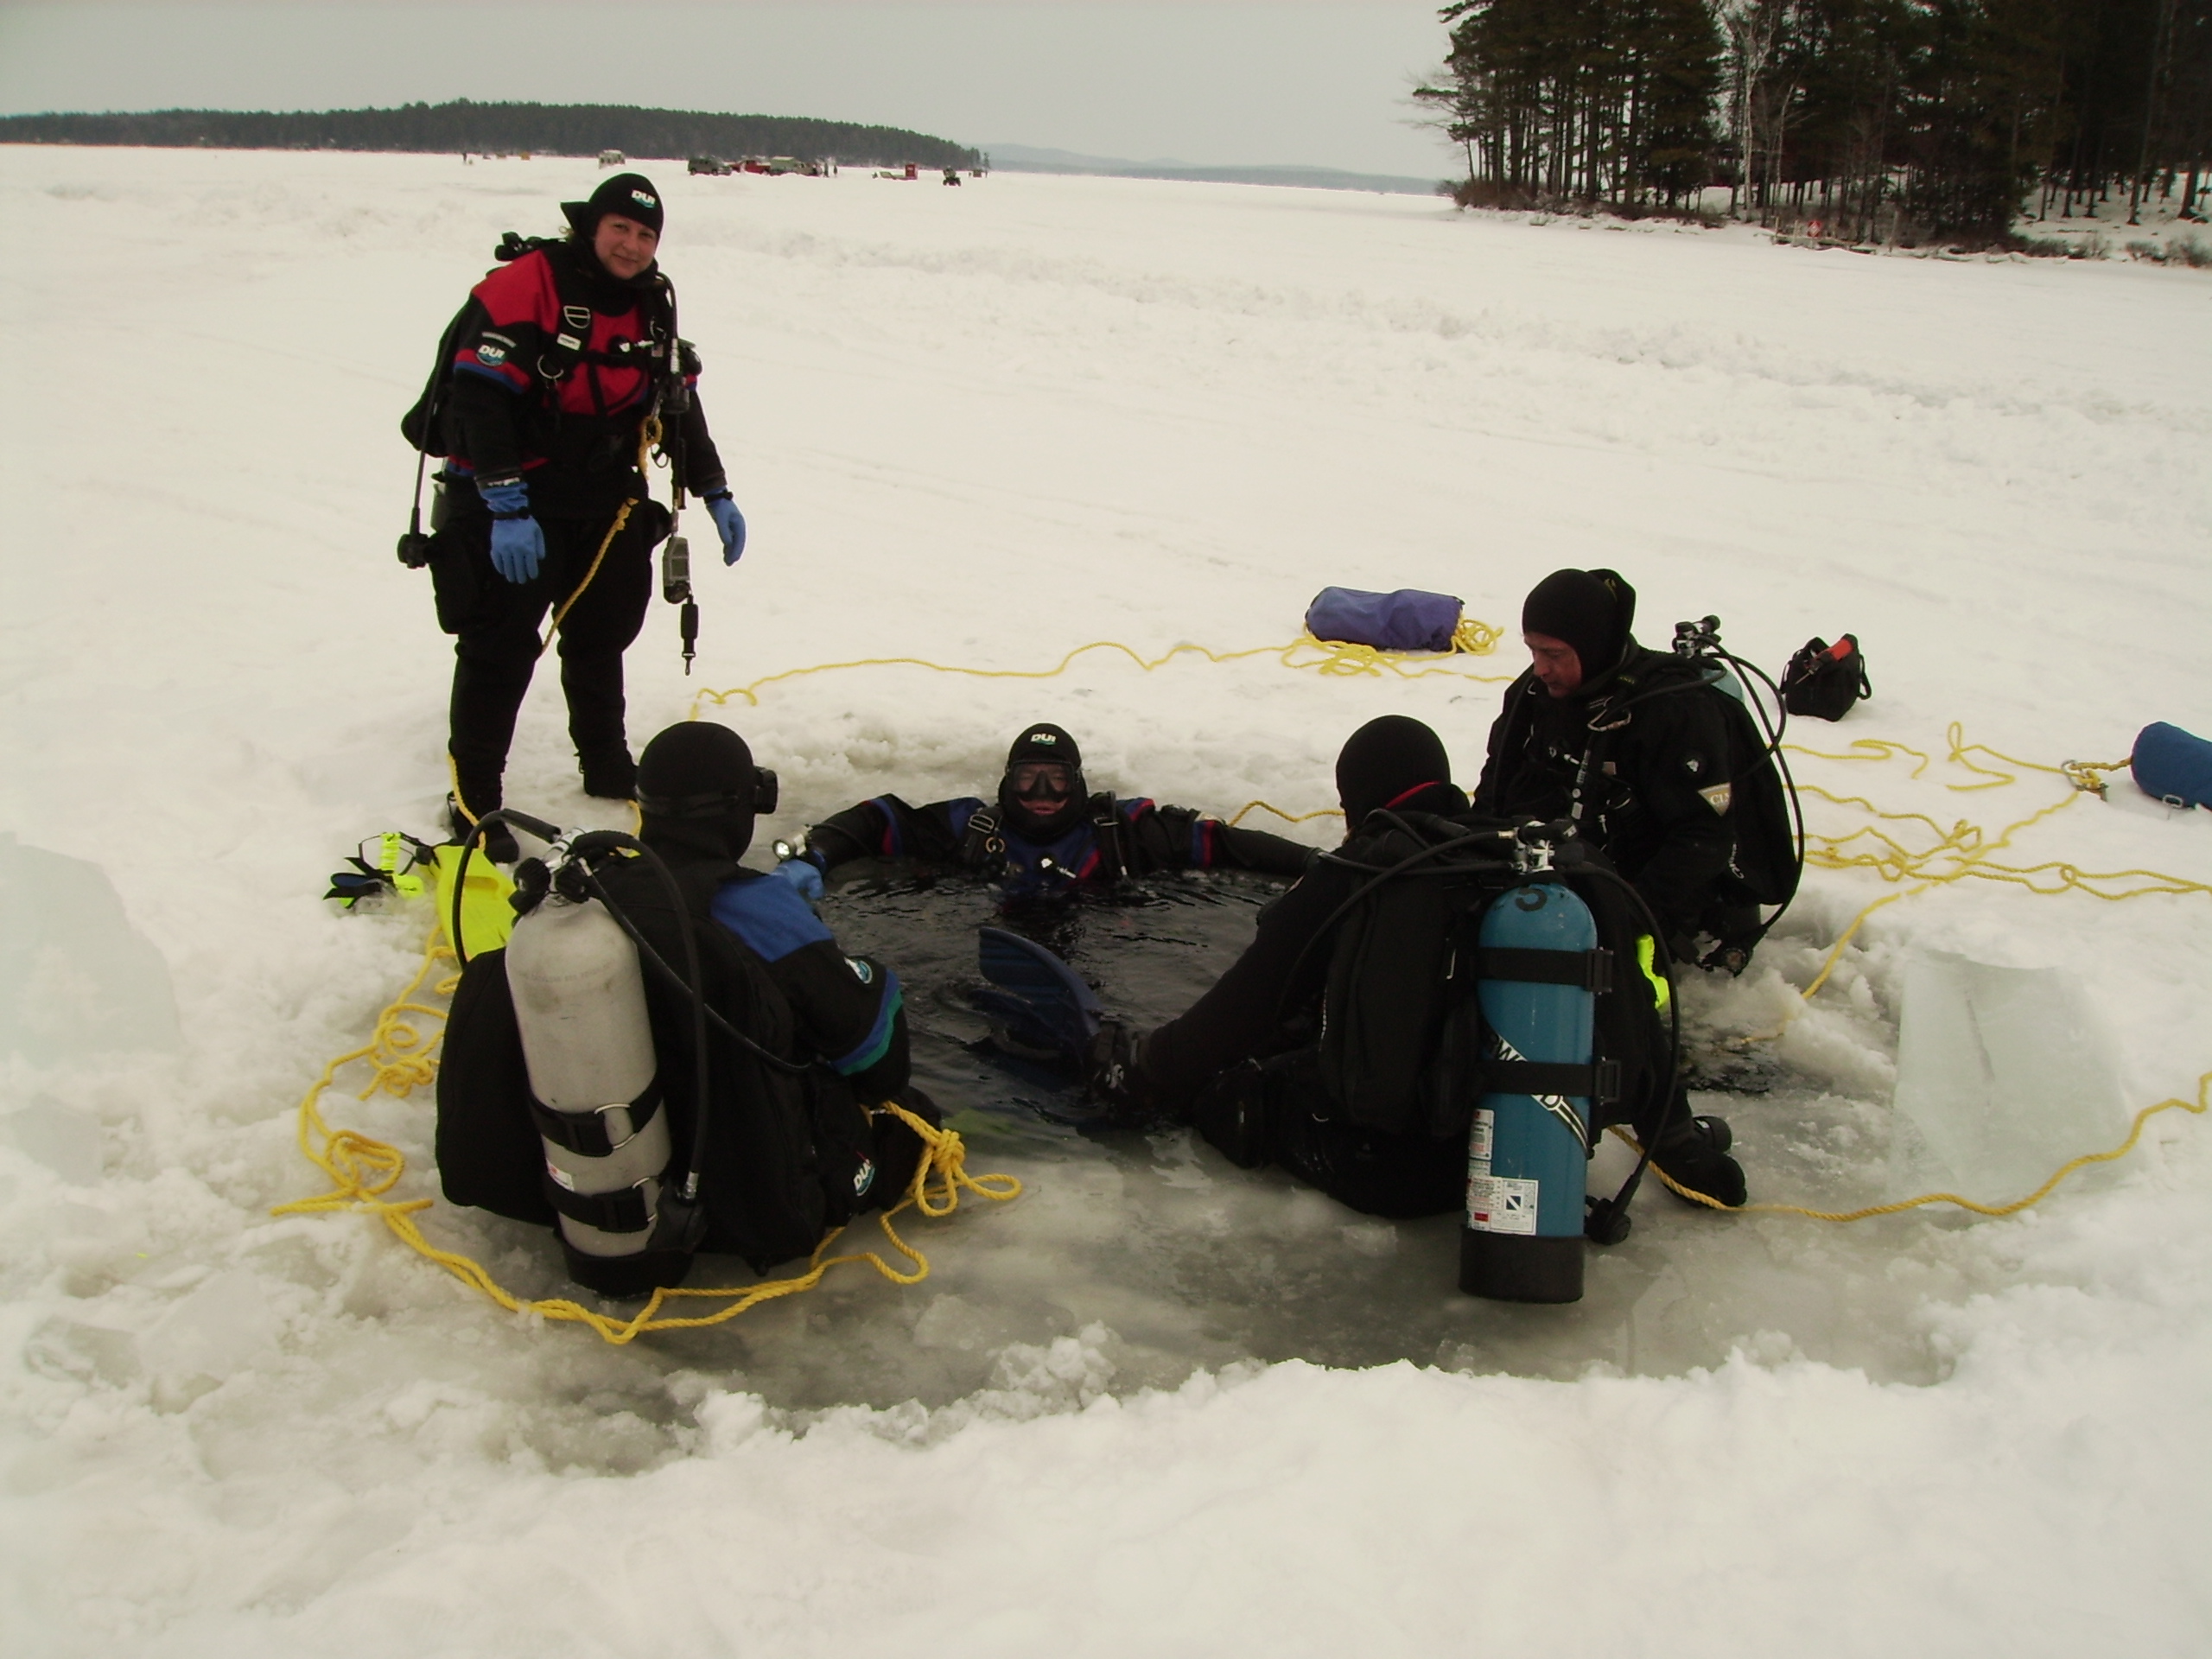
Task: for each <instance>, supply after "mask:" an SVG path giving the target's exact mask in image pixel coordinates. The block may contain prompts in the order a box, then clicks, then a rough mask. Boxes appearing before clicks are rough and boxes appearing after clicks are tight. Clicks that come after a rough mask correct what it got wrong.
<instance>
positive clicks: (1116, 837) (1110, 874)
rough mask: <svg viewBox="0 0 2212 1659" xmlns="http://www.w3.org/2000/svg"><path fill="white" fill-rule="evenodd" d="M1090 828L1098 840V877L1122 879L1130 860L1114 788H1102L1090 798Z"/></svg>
mask: <svg viewBox="0 0 2212 1659" xmlns="http://www.w3.org/2000/svg"><path fill="white" fill-rule="evenodd" d="M1090 828H1091V832H1092V834H1093V835H1094V836H1096V837H1097V841H1098V879H1099V880H1102V881H1118V880H1121V879H1122V874H1123V873H1124V872H1125V871H1127V870H1128V859H1127V858H1126V856H1125V855H1123V852H1122V814H1121V810H1120V807H1119V805H1118V804H1117V803H1116V801H1115V799H1114V791H1112V790H1110V789H1102V790H1100V791H1098V793H1097V794H1096V795H1094V796H1092V797H1091V798H1090Z"/></svg>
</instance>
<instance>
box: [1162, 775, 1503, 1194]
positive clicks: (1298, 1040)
mask: <svg viewBox="0 0 2212 1659" xmlns="http://www.w3.org/2000/svg"><path fill="white" fill-rule="evenodd" d="M1394 805H1395V807H1396V808H1398V809H1399V810H1403V811H1407V812H1432V813H1439V814H1447V815H1448V814H1452V813H1459V812H1464V811H1465V810H1466V805H1467V798H1466V797H1465V796H1464V795H1462V794H1461V793H1460V792H1459V791H1458V790H1457V789H1455V788H1453V787H1452V785H1449V784H1432V785H1428V786H1427V787H1426V788H1425V789H1423V790H1422V791H1420V792H1419V793H1418V794H1416V795H1413V796H1410V797H1408V798H1402V799H1401V800H1399V801H1397V802H1395V803H1394ZM1359 846H1360V842H1359V840H1358V838H1357V837H1355V838H1354V840H1353V841H1351V842H1348V843H1347V846H1346V849H1345V850H1346V851H1347V853H1349V854H1352V855H1355V856H1356V855H1357V849H1358V848H1359ZM1368 880H1371V875H1370V874H1369V873H1366V872H1363V871H1362V870H1360V869H1357V868H1352V867H1351V866H1350V865H1347V864H1340V863H1337V862H1335V861H1332V860H1327V859H1324V860H1321V861H1318V862H1316V863H1315V864H1314V865H1313V868H1311V869H1310V870H1309V871H1307V872H1306V874H1305V875H1304V876H1303V877H1302V878H1301V879H1300V880H1299V882H1298V883H1297V885H1296V886H1294V887H1292V888H1291V889H1290V891H1289V892H1287V893H1284V894H1283V895H1282V897H1281V898H1280V899H1276V900H1275V901H1274V903H1273V904H1271V905H1269V906H1268V907H1267V908H1266V909H1265V910H1262V912H1260V916H1259V920H1258V923H1257V925H1256V927H1255V931H1254V935H1253V938H1252V943H1251V944H1249V945H1247V946H1246V947H1245V949H1244V953H1243V955H1242V956H1240V957H1237V959H1236V962H1234V963H1231V964H1230V968H1229V969H1228V971H1227V972H1225V973H1224V974H1223V975H1222V976H1221V977H1220V978H1219V979H1218V980H1217V981H1215V982H1214V983H1213V986H1212V988H1211V989H1209V990H1208V991H1207V992H1206V993H1205V995H1203V996H1201V997H1200V998H1199V999H1198V1001H1196V1002H1194V1003H1192V1005H1191V1006H1190V1007H1188V1008H1187V1009H1185V1011H1184V1012H1183V1013H1182V1014H1179V1015H1178V1016H1177V1017H1176V1018H1175V1019H1173V1020H1170V1021H1169V1022H1168V1023H1167V1024H1166V1025H1164V1026H1161V1027H1159V1028H1158V1029H1157V1030H1154V1032H1152V1033H1149V1034H1148V1035H1147V1037H1146V1038H1145V1039H1143V1041H1142V1043H1141V1046H1140V1050H1139V1053H1140V1058H1139V1062H1138V1070H1139V1073H1140V1077H1141V1084H1142V1087H1143V1089H1144V1090H1146V1091H1147V1093H1148V1094H1149V1096H1150V1097H1151V1099H1152V1101H1153V1102H1154V1103H1156V1104H1157V1105H1158V1106H1160V1107H1161V1108H1163V1109H1166V1111H1167V1112H1168V1113H1169V1114H1170V1115H1171V1116H1176V1117H1180V1118H1185V1119H1187V1120H1188V1121H1190V1122H1193V1123H1195V1124H1196V1125H1197V1127H1198V1130H1199V1132H1200V1133H1201V1134H1202V1135H1205V1138H1206V1139H1207V1140H1208V1141H1211V1142H1212V1143H1213V1145H1215V1146H1216V1147H1218V1148H1219V1149H1220V1150H1221V1151H1222V1152H1223V1153H1224V1154H1226V1155H1227V1156H1228V1157H1229V1158H1230V1160H1231V1161H1233V1162H1236V1163H1238V1164H1242V1165H1244V1166H1247V1167H1256V1166H1259V1165H1262V1164H1266V1163H1274V1164H1279V1165H1281V1166H1282V1167H1284V1168H1285V1169H1287V1170H1289V1171H1290V1172H1291V1173H1293V1174H1294V1175H1296V1176H1298V1177H1299V1178H1300V1179H1303V1180H1305V1181H1307V1182H1309V1183H1311V1184H1312V1185H1314V1186H1317V1187H1319V1189H1320V1190H1321V1191H1323V1192H1326V1193H1328V1194H1329V1195H1330V1196H1331V1197H1332V1198H1337V1199H1339V1200H1340V1201H1342V1202H1343V1203H1344V1204H1347V1205H1351V1207H1352V1208H1353V1209H1355V1210H1360V1211H1366V1212H1367V1213H1369V1214H1370V1215H1381V1216H1424V1215H1436V1214H1440V1213H1442V1212H1443V1211H1448V1210H1452V1209H1456V1208H1457V1207H1458V1206H1459V1204H1460V1201H1461V1199H1462V1198H1463V1196H1464V1193H1465V1183H1466V1162H1467V1149H1466V1141H1465V1137H1464V1136H1459V1137H1455V1138H1453V1139H1450V1140H1444V1141H1438V1140H1433V1139H1432V1138H1430V1137H1429V1136H1427V1135H1423V1134H1421V1133H1420V1132H1419V1131H1415V1132H1414V1133H1411V1134H1407V1135H1392V1134H1386V1133H1383V1132H1381V1131H1378V1130H1372V1129H1366V1128H1360V1127H1358V1126H1357V1125H1354V1124H1351V1123H1348V1122H1340V1121H1338V1119H1337V1118H1335V1117H1334V1116H1332V1107H1331V1104H1330V1102H1329V1099H1328V1095H1327V1090H1326V1089H1325V1085H1324V1084H1323V1081H1322V1077H1321V1072H1320V1069H1319V1058H1318V1055H1317V1053H1316V1051H1315V1048H1314V1043H1315V1041H1316V1039H1317V1038H1318V1036H1319V1028H1318V1018H1319V1011H1320V1006H1321V999H1322V992H1323V989H1324V988H1325V984H1326V982H1327V980H1328V975H1329V964H1330V959H1331V954H1332V948H1333V946H1334V944H1335V942H1336V941H1335V935H1336V931H1337V928H1338V926H1339V925H1340V920H1339V918H1338V912H1339V909H1340V907H1341V906H1343V905H1344V901H1345V900H1346V899H1350V898H1351V896H1352V895H1353V893H1355V892H1356V891H1357V889H1358V888H1359V887H1361V886H1363V884H1364V883H1366V882H1367V881H1368Z"/></svg>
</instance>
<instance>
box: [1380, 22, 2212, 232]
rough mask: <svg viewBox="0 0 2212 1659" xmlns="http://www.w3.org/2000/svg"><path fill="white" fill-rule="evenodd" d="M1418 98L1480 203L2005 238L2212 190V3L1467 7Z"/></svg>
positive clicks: (2194, 208) (2195, 205)
mask: <svg viewBox="0 0 2212 1659" xmlns="http://www.w3.org/2000/svg"><path fill="white" fill-rule="evenodd" d="M1440 16H1442V18H1443V20H1444V21H1445V22H1446V24H1447V25H1449V27H1450V29H1451V41H1452V51H1451V56H1450V58H1449V59H1448V60H1447V61H1446V70H1445V73H1444V74H1443V75H1442V76H1440V77H1439V78H1438V80H1437V84H1435V85H1433V86H1423V87H1421V89H1420V90H1419V91H1418V92H1416V94H1415V96H1416V97H1417V98H1418V99H1421V101H1422V102H1424V103H1425V104H1427V105H1429V106H1430V108H1431V110H1432V111H1433V114H1434V118H1435V119H1436V121H1437V123H1438V124H1440V126H1441V127H1442V128H1443V130H1445V131H1446V133H1447V134H1448V135H1449V137H1451V138H1452V141H1453V142H1454V143H1457V144H1459V145H1460V146H1461V148H1462V149H1463V152H1464V154H1465V158H1466V167H1467V176H1466V180H1465V182H1464V183H1463V184H1461V185H1460V186H1459V188H1458V189H1457V190H1456V191H1455V195H1456V196H1457V198H1458V199H1459V200H1460V201H1461V202H1462V203H1463V204H1464V205H1468V206H1474V205H1481V204H1495V205H1503V206H1539V205H1548V204H1566V203H1570V202H1578V201H1579V202H1586V203H1595V202H1599V201H1604V202H1610V203H1613V204H1616V205H1618V206H1621V207H1628V208H1630V209H1637V208H1644V207H1659V208H1665V209H1669V210H1673V209H1675V208H1677V207H1681V205H1682V204H1683V203H1684V202H1686V201H1692V202H1694V201H1696V200H1699V199H1700V193H1701V192H1702V191H1704V190H1705V189H1706V188H1708V187H1712V186H1716V185H1726V187H1727V188H1728V192H1729V208H1730V211H1731V212H1732V213H1740V214H1744V215H1746V216H1751V217H1756V218H1758V219H1759V220H1760V221H1761V222H1763V223H1768V224H1772V223H1776V222H1778V221H1796V220H1799V219H1808V218H1818V219H1822V220H1824V221H1825V222H1826V223H1827V225H1828V226H1832V227H1834V232H1835V233H1836V234H1838V235H1840V236H1843V237H1846V238H1851V239H1854V240H1872V239H1892V238H1895V239H1904V240H1910V239H1914V238H1919V237H1941V238H1969V239H1975V240H1981V241H1990V242H1996V241H2002V240H2004V239H2005V238H2008V237H2009V236H2010V234H2011V233H2012V223H2013V219H2014V218H2015V216H2016V215H2017V214H2018V213H2019V212H2020V211H2021V210H2022V208H2023V207H2024V205H2028V204H2032V208H2033V210H2034V211H2037V212H2038V213H2050V212H2053V211H2056V213H2059V214H2060V215H2061V216H2070V215H2071V214H2073V213H2075V212H2077V211H2080V212H2086V211H2089V210H2090V208H2091V204H2092V203H2093V202H2110V201H2113V200H2122V199H2124V200H2126V203H2127V206H2128V210H2129V218H2130V219H2131V221H2133V219H2135V218H2136V217H2137V215H2138V214H2139V212H2140V210H2141V207H2142V204H2143V202H2144V200H2145V198H2146V196H2155V197H2157V198H2158V199H2159V200H2168V201H2171V200H2175V199H2176V198H2178V207H2179V209H2180V211H2181V212H2182V213H2184V214H2188V215H2190V216H2192V217H2194V216H2196V215H2198V214H2200V213H2202V210H2203V208H2204V207H2205V206H2206V196H2207V194H2212V192H2208V188H2207V187H2208V186H2212V0H1455V3H1453V4H1452V5H1449V6H1446V8H1445V9H1444V10H1443V11H1442V12H1441V14H1440Z"/></svg>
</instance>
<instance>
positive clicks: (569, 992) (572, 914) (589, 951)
mask: <svg viewBox="0 0 2212 1659" xmlns="http://www.w3.org/2000/svg"><path fill="white" fill-rule="evenodd" d="M507 983H508V985H509V987H510V988H511V989H512V993H513V996H514V1007H515V1022H516V1024H517V1026H518V1027H519V1028H520V1030H521V1033H522V1051H523V1058H524V1064H525V1065H526V1066H527V1068H528V1071H529V1076H530V1092H531V1103H532V1107H533V1110H532V1113H531V1116H533V1118H535V1119H536V1121H537V1128H538V1133H539V1135H540V1137H541V1141H542V1145H543V1152H544V1155H545V1174H546V1179H547V1181H548V1182H549V1186H548V1189H547V1197H548V1198H550V1199H551V1200H552V1203H553V1205H554V1208H555V1209H556V1210H557V1211H560V1231H561V1238H562V1242H563V1244H564V1245H565V1246H566V1247H567V1250H568V1253H569V1255H570V1256H571V1258H572V1260H573V1258H574V1257H575V1256H578V1255H582V1256H588V1257H610V1256H634V1255H642V1254H644V1253H645V1251H646V1250H647V1249H650V1248H651V1247H652V1243H653V1236H654V1230H655V1227H656V1224H657V1223H658V1220H659V1217H660V1210H661V1186H662V1181H663V1179H664V1177H665V1175H666V1173H667V1171H668V1166H669V1161H670V1158H671V1152H672V1147H671V1144H670V1140H669V1132H668V1115H667V1113H666V1112H664V1111H663V1110H662V1109H661V1098H660V1088H659V1082H658V1072H659V1063H658V1059H657V1058H656V1057H655V1054H654V1052H653V1037H652V1025H651V1023H650V1021H649V1020H648V1018H647V1016H646V1013H645V979H644V976H643V974H642V973H641V972H640V971H639V964H638V949H637V946H636V945H634V944H632V943H631V941H630V938H629V936H628V935H627V934H626V933H625V932H624V931H623V930H622V928H621V926H620V924H618V923H617V922H616V921H615V919H614V918H613V916H611V915H609V914H608V913H607V908H606V906H603V905H601V904H600V903H599V902H598V901H597V900H596V899H593V898H590V897H588V896H584V897H581V898H570V897H569V896H568V895H567V894H565V893H560V892H558V891H556V892H553V893H549V894H548V895H547V896H546V897H545V899H544V900H543V902H542V903H540V904H538V905H537V906H536V907H535V908H533V909H531V911H530V912H528V913H527V914H525V915H524V916H522V917H519V918H517V920H516V922H515V927H514V934H513V937H512V938H511V939H509V941H508V942H507ZM575 1276H577V1277H578V1278H579V1279H580V1280H582V1281H583V1282H587V1283H589V1282H592V1279H591V1278H589V1277H587V1276H586V1275H585V1274H577V1275H575Z"/></svg>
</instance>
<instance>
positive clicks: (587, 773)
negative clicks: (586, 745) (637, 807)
mask: <svg viewBox="0 0 2212 1659" xmlns="http://www.w3.org/2000/svg"><path fill="white" fill-rule="evenodd" d="M576 769H577V770H578V771H579V772H582V773H583V775H584V793H585V794H587V795H589V796H591V797H593V798H594V799H597V800H602V801H632V800H635V799H637V798H638V763H637V762H636V761H635V760H632V759H631V758H630V751H629V750H628V749H627V748H626V747H616V748H612V749H594V750H593V751H592V752H591V753H588V754H582V753H580V754H578V755H577V756H576Z"/></svg>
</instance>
